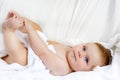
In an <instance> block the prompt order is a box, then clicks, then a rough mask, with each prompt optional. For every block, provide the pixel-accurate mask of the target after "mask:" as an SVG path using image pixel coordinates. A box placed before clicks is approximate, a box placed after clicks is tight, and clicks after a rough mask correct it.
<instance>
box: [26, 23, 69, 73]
mask: <svg viewBox="0 0 120 80" xmlns="http://www.w3.org/2000/svg"><path fill="white" fill-rule="evenodd" d="M25 27H26V30H27V34H28V37H29V41H30V45H31V47H32V49H33V50H34V52H35V53H36V55H38V56H39V57H40V58H41V60H42V61H43V63H44V64H45V65H46V66H47V67H48V68H49V69H50V70H51V71H52V73H53V74H56V75H63V74H67V73H65V72H67V71H65V70H66V68H64V67H63V66H64V65H66V63H65V62H64V61H63V60H62V59H61V58H60V57H58V56H57V55H55V54H53V53H52V51H50V50H49V49H48V46H47V45H46V44H45V43H44V41H43V40H42V39H41V38H40V37H39V35H38V34H37V32H36V30H35V29H34V27H32V26H30V25H28V24H25Z"/></svg>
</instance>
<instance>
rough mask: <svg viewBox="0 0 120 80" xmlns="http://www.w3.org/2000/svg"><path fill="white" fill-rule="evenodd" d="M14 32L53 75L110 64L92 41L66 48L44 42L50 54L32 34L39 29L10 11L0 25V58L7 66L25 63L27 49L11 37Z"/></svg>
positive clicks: (89, 69)
mask: <svg viewBox="0 0 120 80" xmlns="http://www.w3.org/2000/svg"><path fill="white" fill-rule="evenodd" d="M16 30H20V31H21V32H24V33H26V34H27V35H28V39H29V42H30V46H31V48H32V49H33V51H34V52H35V54H36V55H37V56H39V58H40V59H41V60H42V62H43V63H44V65H45V66H46V67H47V68H48V69H49V70H50V72H51V74H53V75H66V74H68V73H71V72H76V71H91V70H93V68H95V67H96V66H105V65H108V64H110V62H111V55H110V50H109V49H106V48H105V47H103V46H102V45H101V44H99V43H96V42H94V43H83V44H79V45H76V46H68V45H64V44H61V43H58V42H54V41H48V43H49V44H52V45H53V46H54V48H55V50H56V54H54V53H53V52H52V51H51V50H49V49H48V46H47V45H46V44H45V42H44V41H43V40H42V39H41V37H40V36H39V35H38V33H37V32H36V30H39V31H42V30H41V28H40V26H39V25H37V24H36V23H34V22H32V21H30V20H28V19H26V18H23V17H21V16H20V15H19V14H17V13H16V12H14V11H11V12H9V14H8V16H7V18H6V19H5V21H4V22H3V24H2V32H3V36H4V41H5V46H6V48H7V50H8V55H7V56H5V57H3V58H2V59H3V60H5V61H6V62H7V63H8V64H11V63H14V62H16V63H19V64H21V65H23V66H25V65H27V63H28V54H29V53H28V50H27V47H24V46H23V44H21V42H20V41H19V39H18V37H17V36H16V34H15V31H16Z"/></svg>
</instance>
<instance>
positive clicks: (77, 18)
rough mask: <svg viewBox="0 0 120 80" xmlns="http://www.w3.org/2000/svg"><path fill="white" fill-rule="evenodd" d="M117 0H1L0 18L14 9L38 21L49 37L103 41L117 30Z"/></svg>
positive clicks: (119, 9)
mask: <svg viewBox="0 0 120 80" xmlns="http://www.w3.org/2000/svg"><path fill="white" fill-rule="evenodd" d="M2 1H3V2H4V3H2ZM119 3H120V1H119V0H29V1H28V0H26V1H25V0H12V1H8V0H1V4H2V7H1V9H0V22H2V21H3V20H4V18H5V16H6V14H7V12H8V11H10V10H15V11H17V12H19V13H20V14H21V15H22V16H25V17H27V18H29V19H31V20H33V21H35V22H37V23H38V24H40V25H41V27H42V28H43V31H44V32H45V33H46V35H47V36H48V38H49V39H52V40H57V41H62V42H74V43H77V42H80V41H98V40H100V41H107V40H108V39H109V38H111V37H113V36H114V35H115V34H116V33H119V32H120V27H119V25H120V6H119Z"/></svg>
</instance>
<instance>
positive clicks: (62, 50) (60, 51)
mask: <svg viewBox="0 0 120 80" xmlns="http://www.w3.org/2000/svg"><path fill="white" fill-rule="evenodd" d="M54 48H55V50H56V55H57V56H59V57H61V58H63V59H65V60H66V54H67V51H68V48H67V47H66V46H64V45H54Z"/></svg>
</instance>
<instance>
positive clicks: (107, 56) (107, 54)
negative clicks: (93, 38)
mask: <svg viewBox="0 0 120 80" xmlns="http://www.w3.org/2000/svg"><path fill="white" fill-rule="evenodd" d="M95 44H96V45H97V46H98V48H99V49H100V51H101V53H102V56H103V57H104V60H105V62H104V65H109V64H111V63H112V55H111V51H110V49H107V48H105V47H104V46H103V45H102V44H100V43H97V42H95Z"/></svg>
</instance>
